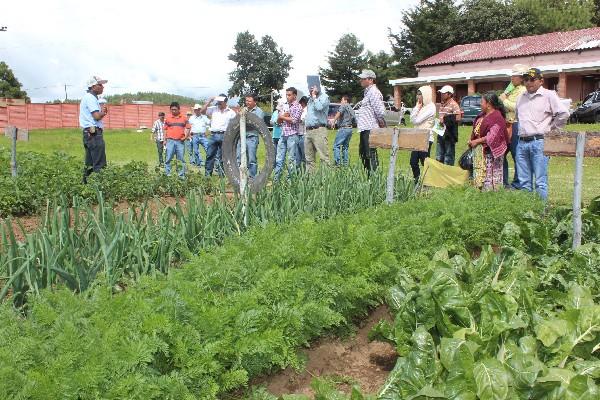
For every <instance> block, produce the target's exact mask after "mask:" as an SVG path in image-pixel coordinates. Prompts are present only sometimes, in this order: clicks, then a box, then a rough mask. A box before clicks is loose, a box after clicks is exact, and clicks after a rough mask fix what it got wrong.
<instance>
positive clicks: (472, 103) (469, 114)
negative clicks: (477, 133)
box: [460, 95, 481, 124]
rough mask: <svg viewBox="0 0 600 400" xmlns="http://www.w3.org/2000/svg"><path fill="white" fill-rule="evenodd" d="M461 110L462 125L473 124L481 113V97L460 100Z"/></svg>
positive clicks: (468, 97) (474, 96) (466, 97)
mask: <svg viewBox="0 0 600 400" xmlns="http://www.w3.org/2000/svg"><path fill="white" fill-rule="evenodd" d="M460 110H461V112H462V118H461V123H463V124H467V123H469V124H472V123H473V121H475V118H476V117H477V115H478V114H479V113H480V112H481V96H480V95H473V96H465V97H463V98H462V99H461V100H460Z"/></svg>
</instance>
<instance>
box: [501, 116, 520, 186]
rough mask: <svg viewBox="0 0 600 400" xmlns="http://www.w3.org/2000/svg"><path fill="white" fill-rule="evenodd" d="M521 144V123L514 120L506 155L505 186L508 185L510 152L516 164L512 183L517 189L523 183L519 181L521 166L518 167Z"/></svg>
mask: <svg viewBox="0 0 600 400" xmlns="http://www.w3.org/2000/svg"><path fill="white" fill-rule="evenodd" d="M518 144H519V123H518V122H513V124H512V138H511V140H510V145H509V146H508V152H507V153H506V154H505V155H504V165H503V167H504V186H508V185H509V183H508V159H507V156H508V153H510V155H511V156H512V159H513V163H514V165H515V174H514V176H513V181H512V183H511V184H510V185H511V186H512V187H514V188H515V189H520V188H521V184H520V182H519V168H518V167H517V145H518Z"/></svg>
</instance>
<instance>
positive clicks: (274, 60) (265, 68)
mask: <svg viewBox="0 0 600 400" xmlns="http://www.w3.org/2000/svg"><path fill="white" fill-rule="evenodd" d="M228 58H229V60H231V61H233V62H234V63H236V64H237V65H236V68H235V69H234V70H233V71H231V72H230V73H229V80H230V81H231V82H232V86H231V88H230V89H229V95H231V96H244V95H245V94H248V93H258V94H259V96H260V97H262V99H263V100H266V98H268V97H269V96H270V93H271V89H276V90H281V89H283V85H284V84H285V80H286V79H287V77H288V76H289V73H290V69H291V64H292V56H291V55H289V54H286V53H285V52H284V51H283V48H281V47H278V46H277V43H276V42H275V40H273V38H272V37H271V36H268V35H266V36H263V37H262V38H261V41H260V43H259V42H258V41H257V40H256V38H255V37H254V35H253V34H251V33H250V32H248V31H245V32H240V33H238V35H237V38H236V41H235V46H234V52H233V53H232V54H229V57H228Z"/></svg>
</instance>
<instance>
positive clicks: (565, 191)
mask: <svg viewBox="0 0 600 400" xmlns="http://www.w3.org/2000/svg"><path fill="white" fill-rule="evenodd" d="M568 129H569V130H572V131H577V130H582V131H592V130H595V131H598V130H600V124H592V125H590V124H576V125H569V126H568ZM470 131H471V127H470V126H463V127H461V128H460V132H459V134H460V140H459V143H458V144H457V148H456V158H457V162H458V158H459V157H460V155H461V154H462V152H463V151H464V150H465V149H466V148H467V145H466V142H467V139H468V137H469V134H470ZM104 135H105V140H106V155H107V159H108V161H109V162H113V163H118V164H124V163H127V162H129V161H133V160H135V161H144V162H147V163H148V164H149V165H155V164H156V163H157V155H156V147H155V144H154V142H153V141H151V140H150V132H149V131H148V130H145V131H144V132H142V133H138V132H136V131H135V130H134V129H115V130H108V131H106V132H105V134H104ZM334 137H335V131H330V132H329V143H330V144H333V139H334ZM358 142H359V139H358V134H355V135H354V136H353V138H352V141H351V142H350V161H351V162H352V163H358V162H359V158H358ZM0 146H2V147H9V146H10V141H9V140H8V139H7V138H6V137H4V136H1V137H0ZM17 146H18V147H17V148H18V150H19V151H35V152H41V153H52V152H55V151H62V152H65V153H67V154H70V155H73V156H76V157H81V159H82V162H83V145H82V139H81V132H80V130H79V129H52V130H34V131H31V132H30V141H29V142H18V145H17ZM261 147H262V146H261ZM389 154H390V152H389V150H379V158H380V164H381V165H382V166H383V167H384V168H386V169H387V166H388V165H389ZM432 154H435V145H434V146H433V148H432ZM330 155H331V158H332V159H333V152H332V150H331V149H330ZM409 158H410V152H409V151H400V152H399V157H398V163H397V170H398V171H399V172H403V173H406V174H409V175H410V174H411V170H410V165H409ZM259 159H260V160H263V159H264V152H263V151H262V150H259ZM509 165H510V166H511V169H512V161H509ZM574 171H575V159H574V158H569V157H552V159H551V160H550V170H549V185H550V195H549V196H550V202H551V203H555V204H566V205H570V203H571V201H572V200H571V199H572V196H573V175H574ZM510 173H511V176H512V171H510ZM599 194H600V158H587V159H586V160H585V161H584V179H583V199H584V201H585V202H589V201H590V200H591V199H592V198H593V197H594V196H597V195H599Z"/></svg>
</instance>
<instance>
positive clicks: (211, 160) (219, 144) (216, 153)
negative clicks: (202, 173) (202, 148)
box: [206, 133, 225, 176]
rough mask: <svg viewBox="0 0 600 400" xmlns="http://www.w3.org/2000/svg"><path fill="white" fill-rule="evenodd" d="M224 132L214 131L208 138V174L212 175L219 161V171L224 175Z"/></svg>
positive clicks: (220, 174)
mask: <svg viewBox="0 0 600 400" xmlns="http://www.w3.org/2000/svg"><path fill="white" fill-rule="evenodd" d="M223 136H225V134H224V133H213V134H212V135H211V137H210V139H209V140H208V152H207V153H206V176H211V175H212V172H213V169H214V167H215V160H216V161H217V173H218V174H219V176H224V175H225V173H224V172H223V160H222V159H221V158H222V157H221V154H222V148H223Z"/></svg>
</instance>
